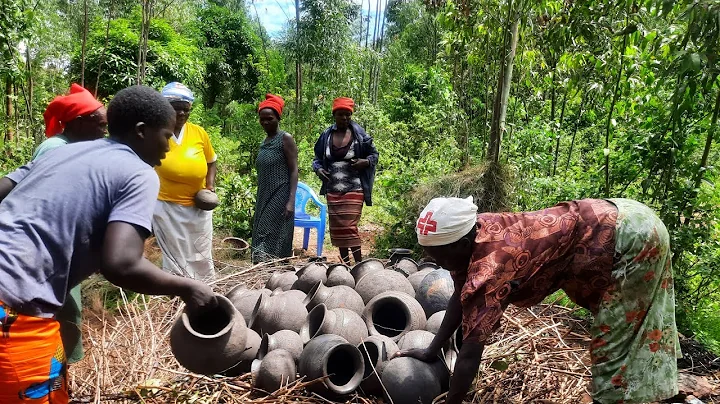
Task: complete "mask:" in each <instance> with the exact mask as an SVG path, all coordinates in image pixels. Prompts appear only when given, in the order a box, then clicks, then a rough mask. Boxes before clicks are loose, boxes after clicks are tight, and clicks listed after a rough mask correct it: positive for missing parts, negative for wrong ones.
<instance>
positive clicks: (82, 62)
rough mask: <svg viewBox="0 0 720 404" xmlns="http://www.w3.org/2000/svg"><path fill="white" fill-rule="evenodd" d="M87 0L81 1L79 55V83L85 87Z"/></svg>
mask: <svg viewBox="0 0 720 404" xmlns="http://www.w3.org/2000/svg"><path fill="white" fill-rule="evenodd" d="M87 3H88V2H87V0H85V1H84V3H83V9H84V23H83V24H84V25H83V36H82V49H81V56H80V85H81V86H83V87H85V47H86V45H87V33H88V4H87Z"/></svg>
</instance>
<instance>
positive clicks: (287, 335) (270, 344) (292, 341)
mask: <svg viewBox="0 0 720 404" xmlns="http://www.w3.org/2000/svg"><path fill="white" fill-rule="evenodd" d="M276 349H284V350H286V351H288V352H290V355H292V357H293V358H294V359H295V362H297V361H298V360H299V359H300V354H302V350H303V340H302V338H301V337H300V335H299V334H298V333H296V332H295V331H290V330H280V331H278V332H276V333H274V334H265V335H263V337H262V341H261V342H260V349H259V350H258V353H257V358H258V359H262V358H264V357H265V355H267V354H268V353H269V352H272V351H274V350H276Z"/></svg>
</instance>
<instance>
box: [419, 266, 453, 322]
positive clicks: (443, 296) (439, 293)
mask: <svg viewBox="0 0 720 404" xmlns="http://www.w3.org/2000/svg"><path fill="white" fill-rule="evenodd" d="M454 291H455V283H454V282H453V279H452V277H451V276H450V272H449V271H447V270H445V269H436V270H434V271H432V272H430V273H429V274H427V275H426V276H425V278H423V280H422V282H420V287H418V289H417V290H416V293H415V298H416V299H417V301H418V302H419V303H420V305H421V306H422V307H423V310H425V315H426V316H428V317H430V316H432V315H433V314H435V313H437V312H438V311H442V310H446V309H447V306H448V302H449V301H450V298H451V297H452V294H453V292H454Z"/></svg>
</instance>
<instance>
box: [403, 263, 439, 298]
mask: <svg viewBox="0 0 720 404" xmlns="http://www.w3.org/2000/svg"><path fill="white" fill-rule="evenodd" d="M432 271H433V269H431V268H425V269H421V270H419V271H417V272H415V273H414V274H412V275H410V276H408V277H407V280H408V281H409V282H410V284H411V285H412V287H413V290H414V291H415V293H417V291H418V289H420V283H421V282H422V281H423V279H425V277H426V276H427V275H428V274H429V273H430V272H432Z"/></svg>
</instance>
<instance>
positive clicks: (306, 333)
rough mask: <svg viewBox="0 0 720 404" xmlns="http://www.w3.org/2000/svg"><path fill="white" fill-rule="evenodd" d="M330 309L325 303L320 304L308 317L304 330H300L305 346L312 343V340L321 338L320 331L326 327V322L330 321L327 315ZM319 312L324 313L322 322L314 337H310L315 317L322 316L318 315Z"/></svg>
mask: <svg viewBox="0 0 720 404" xmlns="http://www.w3.org/2000/svg"><path fill="white" fill-rule="evenodd" d="M328 311H330V310H328V308H327V306H325V305H324V304H323V303H320V304H318V305H317V306H315V307H314V308H313V309H312V310H310V312H309V313H308V315H307V318H306V319H305V323H303V325H302V328H300V338H302V341H303V344H307V343H308V342H310V340H311V339H313V338H315V337H317V336H319V335H320V334H319V333H320V331H321V330H322V328H323V326H324V325H325V322H326V321H328V318H327V313H328ZM318 312H322V321H320V325H319V326H318V328H317V330H315V332H314V333H312V335H310V331H312V330H311V329H310V325H311V322H312V321H313V320H315V316H320V315H321V314H317V313H318Z"/></svg>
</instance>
